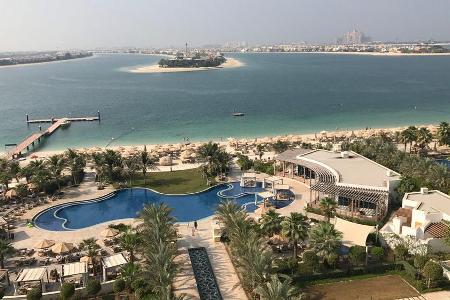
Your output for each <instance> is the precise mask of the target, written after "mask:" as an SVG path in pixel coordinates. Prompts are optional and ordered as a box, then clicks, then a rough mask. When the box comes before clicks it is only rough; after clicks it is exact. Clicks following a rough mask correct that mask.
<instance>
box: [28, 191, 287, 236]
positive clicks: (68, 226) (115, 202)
mask: <svg viewBox="0 0 450 300" xmlns="http://www.w3.org/2000/svg"><path fill="white" fill-rule="evenodd" d="M260 191H262V188H261V184H258V187H255V188H241V187H240V186H239V183H230V184H223V185H218V186H215V187H213V188H211V189H209V190H206V191H203V192H200V193H196V194H187V195H165V194H159V193H156V192H154V191H151V190H148V189H143V188H133V189H125V190H120V191H117V192H116V193H114V194H113V195H110V196H107V197H104V198H99V199H96V200H88V201H83V202H75V203H70V204H61V205H56V206H54V207H52V208H50V209H47V210H45V211H43V212H42V213H40V214H38V215H37V217H35V218H34V222H35V224H36V226H38V227H39V228H42V229H46V230H52V231H66V230H75V229H80V228H85V227H89V226H92V225H96V224H100V223H103V222H107V221H113V220H120V219H127V218H135V217H137V214H138V213H139V212H140V211H141V210H142V208H143V207H144V205H145V204H149V203H154V204H157V203H165V204H166V205H168V206H169V207H171V208H172V209H173V212H172V215H173V216H174V217H175V218H176V219H177V221H178V222H189V221H190V222H192V221H195V220H200V219H203V218H205V217H209V216H211V215H213V214H214V213H215V211H216V209H217V206H218V205H219V203H220V202H221V201H223V200H224V199H229V200H231V201H235V202H236V203H237V204H238V205H241V206H242V207H243V208H245V209H246V210H247V211H249V212H251V211H254V210H255V209H256V206H255V204H254V202H255V195H254V194H255V193H257V192H260ZM258 201H262V199H261V198H259V197H258ZM289 203H290V202H285V201H283V202H280V201H279V202H278V203H275V204H276V205H277V207H281V206H279V205H283V206H284V205H287V204H289Z"/></svg>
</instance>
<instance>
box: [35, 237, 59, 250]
mask: <svg viewBox="0 0 450 300" xmlns="http://www.w3.org/2000/svg"><path fill="white" fill-rule="evenodd" d="M54 244H55V242H54V241H52V240H46V239H44V240H41V241H39V242H37V243H36V244H35V245H34V248H36V249H47V248H49V247H51V246H53V245H54Z"/></svg>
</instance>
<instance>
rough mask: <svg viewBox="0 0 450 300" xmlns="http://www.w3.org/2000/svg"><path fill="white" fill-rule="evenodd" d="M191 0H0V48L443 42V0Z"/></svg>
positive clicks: (446, 24) (448, 6)
mask: <svg viewBox="0 0 450 300" xmlns="http://www.w3.org/2000/svg"><path fill="white" fill-rule="evenodd" d="M194 2H195V3H193V2H190V3H187V2H185V1H181V0H175V1H173V2H171V3H164V1H160V0H158V1H143V0H135V1H132V2H130V1H114V4H111V3H110V2H109V1H106V0H97V1H87V0H81V1H77V2H67V1H57V0H46V1H44V0H38V1H30V0H18V1H10V0H0V11H1V12H0V27H1V28H7V30H2V31H0V40H1V41H2V43H0V51H38V50H53V49H55V50H61V49H93V48H102V47H104V48H113V47H149V48H152V47H157V48H158V47H171V46H175V47H180V46H182V45H184V43H185V42H188V43H189V45H192V46H193V47H199V46H203V45H206V44H225V43H227V42H237V41H246V42H248V43H249V44H265V43H266V44H267V43H300V42H306V43H331V42H334V41H335V40H336V38H338V37H340V36H342V35H343V34H344V33H346V32H348V31H350V30H353V29H356V30H360V31H362V32H364V33H365V34H366V35H368V36H370V37H371V38H372V39H373V40H375V41H395V40H401V41H412V40H429V39H434V40H450V19H449V18H448V11H450V2H448V1H444V0H437V1H434V2H433V5H430V4H429V3H422V2H421V1H418V0H413V1H407V0H399V1H396V2H394V3H392V2H391V1H387V0H382V1H377V2H376V3H371V2H368V1H366V2H364V3H361V1H356V0H346V1H343V2H340V3H337V2H334V1H331V0H322V1H294V0H282V1H277V3H275V2H273V1H271V2H269V3H267V2H266V3H260V2H258V1H256V0H248V1H246V3H245V4H244V5H243V4H242V3H240V2H239V1H237V0H231V1H226V2H225V1H215V2H214V3H211V1H207V0H196V1H194ZM174 7H175V8H176V9H175V10H174V9H173V8H174ZM406 12H407V13H406ZM381 16H382V17H381Z"/></svg>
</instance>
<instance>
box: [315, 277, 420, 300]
mask: <svg viewBox="0 0 450 300" xmlns="http://www.w3.org/2000/svg"><path fill="white" fill-rule="evenodd" d="M306 290H307V292H309V293H311V294H312V295H313V297H312V299H317V300H319V299H320V300H340V299H342V300H344V299H348V300H351V299H359V300H363V299H368V300H369V299H370V300H372V299H386V300H387V299H398V298H409V297H415V296H418V295H419V294H418V293H417V292H416V291H415V290H414V289H413V288H412V287H410V286H409V285H408V284H407V283H406V282H404V281H403V279H402V278H401V277H400V276H398V275H387V276H379V277H373V278H368V279H360V280H352V281H343V282H335V283H328V284H320V285H314V286H310V287H308V288H307V289H306Z"/></svg>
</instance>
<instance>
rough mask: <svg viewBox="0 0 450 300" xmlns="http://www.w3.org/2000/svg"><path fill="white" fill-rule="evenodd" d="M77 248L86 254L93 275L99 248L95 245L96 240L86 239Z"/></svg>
mask: <svg viewBox="0 0 450 300" xmlns="http://www.w3.org/2000/svg"><path fill="white" fill-rule="evenodd" d="M78 247H79V248H80V249H81V250H83V251H85V252H86V256H87V257H89V258H90V260H91V261H92V267H93V271H94V272H93V273H94V275H95V269H96V264H97V261H96V259H97V256H98V251H99V250H100V246H99V245H98V244H97V240H96V239H95V238H88V239H84V240H82V241H81V243H80V244H79V245H78Z"/></svg>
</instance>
